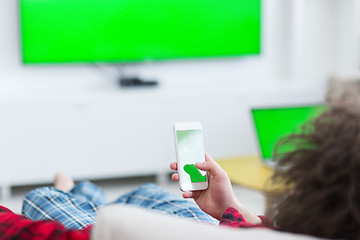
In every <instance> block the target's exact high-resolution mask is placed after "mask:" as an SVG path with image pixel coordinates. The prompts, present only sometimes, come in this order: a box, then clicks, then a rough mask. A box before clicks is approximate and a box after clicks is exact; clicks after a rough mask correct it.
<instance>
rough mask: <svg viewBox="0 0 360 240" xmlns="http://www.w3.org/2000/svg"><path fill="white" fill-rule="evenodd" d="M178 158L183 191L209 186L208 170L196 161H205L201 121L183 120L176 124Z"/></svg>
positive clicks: (180, 182)
mask: <svg viewBox="0 0 360 240" xmlns="http://www.w3.org/2000/svg"><path fill="white" fill-rule="evenodd" d="M174 137H175V149H176V160H177V165H178V173H179V185H180V189H181V190H182V191H195V190H204V189H207V188H208V177H207V173H206V171H202V170H199V169H198V168H197V167H196V166H195V163H196V162H204V161H205V151H204V141H203V135H202V127H201V124H200V123H199V122H182V123H175V125H174Z"/></svg>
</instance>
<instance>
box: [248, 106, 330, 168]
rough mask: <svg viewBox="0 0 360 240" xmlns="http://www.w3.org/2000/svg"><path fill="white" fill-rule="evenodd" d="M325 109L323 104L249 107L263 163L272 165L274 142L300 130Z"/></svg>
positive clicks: (273, 161) (273, 163) (273, 162)
mask: <svg viewBox="0 0 360 240" xmlns="http://www.w3.org/2000/svg"><path fill="white" fill-rule="evenodd" d="M325 110H326V105H325V104H313V105H304V106H299V105H293V106H270V107H253V108H251V116H252V122H253V126H254V130H255V138H256V142H257V146H258V151H259V155H260V158H261V161H262V163H263V164H264V165H266V166H268V167H271V168H272V167H274V166H275V164H276V161H275V160H274V159H273V152H274V148H275V144H276V142H277V141H278V140H279V139H280V138H282V137H285V136H287V135H289V134H292V133H299V132H301V126H302V125H304V123H306V122H308V121H309V120H310V119H313V118H316V117H317V116H318V115H320V114H321V113H322V112H324V111H325Z"/></svg>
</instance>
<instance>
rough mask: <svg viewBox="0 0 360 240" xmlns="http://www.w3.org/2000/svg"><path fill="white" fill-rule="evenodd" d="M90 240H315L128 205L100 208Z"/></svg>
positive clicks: (303, 236)
mask: <svg viewBox="0 0 360 240" xmlns="http://www.w3.org/2000/svg"><path fill="white" fill-rule="evenodd" d="M91 236H92V240H115V239H120V240H145V239H151V240H184V239H197V240H203V239H206V240H209V239H216V240H233V239H234V240H235V239H241V240H253V239H261V240H285V239H286V240H288V239H291V240H311V239H317V238H314V237H310V236H306V235H299V234H290V233H284V232H278V231H273V230H267V229H259V228H252V229H240V228H239V229H234V228H229V227H216V226H212V225H210V224H206V223H200V222H195V221H190V220H184V219H180V218H176V217H173V216H166V215H163V214H160V213H157V212H153V211H149V210H144V209H139V208H134V207H132V206H128V205H112V206H107V207H103V208H101V209H100V210H99V212H98V215H97V222H96V224H95V226H94V228H93V230H92V233H91Z"/></svg>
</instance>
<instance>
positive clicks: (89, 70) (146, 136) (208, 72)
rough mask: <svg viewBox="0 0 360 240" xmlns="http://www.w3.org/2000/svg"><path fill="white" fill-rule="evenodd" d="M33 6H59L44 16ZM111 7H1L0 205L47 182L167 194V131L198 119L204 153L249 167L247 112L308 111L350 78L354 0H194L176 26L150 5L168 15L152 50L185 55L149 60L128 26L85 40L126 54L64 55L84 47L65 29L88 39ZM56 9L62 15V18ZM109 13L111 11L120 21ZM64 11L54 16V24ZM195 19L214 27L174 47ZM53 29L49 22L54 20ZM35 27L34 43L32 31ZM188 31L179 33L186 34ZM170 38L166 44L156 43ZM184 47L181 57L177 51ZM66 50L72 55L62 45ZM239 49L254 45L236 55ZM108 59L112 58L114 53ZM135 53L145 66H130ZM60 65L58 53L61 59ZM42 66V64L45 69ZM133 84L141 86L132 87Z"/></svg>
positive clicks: (8, 0)
mask: <svg viewBox="0 0 360 240" xmlns="http://www.w3.org/2000/svg"><path fill="white" fill-rule="evenodd" d="M46 2H48V3H49V2H52V3H53V4H56V2H57V3H58V4H60V5H59V6H58V7H56V5H53V6H52V8H50V7H51V6H50V7H49V6H48V5H46ZM61 2H62V3H61ZM111 2H114V1H96V0H92V1H88V2H87V3H86V1H85V2H84V1H80V0H79V1H72V3H71V1H34V0H18V1H14V0H2V1H1V2H0V36H1V37H0V161H1V168H2V174H1V175H0V186H1V194H2V196H3V197H5V196H9V195H10V191H11V189H12V188H13V187H18V186H27V185H34V184H45V183H49V182H51V181H52V179H53V176H54V174H55V173H56V172H59V171H60V172H65V173H67V174H69V175H71V176H72V177H74V178H75V179H76V180H81V179H92V180H106V179H119V178H128V177H131V178H139V177H144V176H145V177H146V176H155V179H156V181H157V182H162V183H166V182H167V181H169V173H170V171H169V169H168V166H169V163H170V162H172V161H175V150H174V140H173V132H172V126H173V124H174V123H175V122H182V121H200V122H201V123H202V125H203V133H204V141H205V149H206V151H207V152H208V153H210V154H211V155H212V156H213V157H214V158H215V159H217V160H221V159H226V158H231V157H238V156H246V155H256V154H257V147H256V142H255V135H254V131H253V128H252V126H251V121H250V115H249V109H250V108H251V107H252V106H255V105H256V106H259V105H268V104H274V105H287V104H307V103H316V102H321V101H323V100H324V96H325V93H326V89H327V83H328V81H329V79H333V78H336V79H340V80H344V81H346V80H349V79H351V80H353V79H357V78H358V76H359V66H360V39H359V36H360V2H359V1H357V0H262V1H253V3H252V5H251V4H250V2H251V1H245V0H243V1H238V2H239V4H238V5H236V4H237V3H235V2H234V1H226V2H222V1H221V3H216V2H218V1H209V0H207V1H206V2H208V3H209V4H208V5H206V7H202V5H201V4H203V2H204V1H200V0H197V1H196V3H197V4H198V5H196V4H195V2H193V3H192V4H190V5H189V6H190V9H192V7H193V9H192V12H189V13H185V12H182V13H184V14H188V15H187V17H186V18H183V19H181V21H185V20H186V21H185V22H181V21H180V20H179V16H181V14H179V13H178V12H176V11H177V8H176V7H174V8H171V7H170V5H165V6H162V8H160V7H159V6H160V5H161V1H155V0H154V1H150V2H151V4H153V5H151V6H150V7H152V8H153V9H151V10H152V11H155V10H156V11H158V12H159V13H160V12H165V13H169V12H170V13H171V11H173V13H172V14H173V15H169V16H167V20H166V22H167V23H168V25H166V27H163V25H162V24H164V23H161V22H158V23H157V24H159V26H162V27H159V29H160V30H159V29H155V30H158V31H161V32H162V33H163V34H164V35H160V36H159V35H158V36H157V37H158V39H157V41H161V42H163V43H164V44H165V45H166V44H169V43H177V42H179V43H178V44H177V45H176V44H175V45H171V44H170V45H171V46H170V47H173V46H177V47H179V46H188V47H189V46H190V48H191V50H192V51H193V52H191V51H190V52H189V51H188V52H186V51H185V53H184V52H181V51H180V50H184V49H185V50H186V49H187V47H184V48H181V49H175V50H174V49H173V50H172V51H169V52H167V53H164V54H163V55H161V54H160V55H156V54H157V53H158V52H161V53H163V52H162V50H163V49H161V47H159V46H157V47H159V48H156V47H154V46H153V47H152V50H154V49H155V51H154V52H151V51H149V52H148V50H149V49H146V46H145V45H146V44H148V43H143V42H141V41H140V40H141V39H145V40H144V41H146V37H145V35H146V36H151V34H153V32H154V31H155V30H154V31H153V30H152V29H141V30H137V29H136V28H135V27H134V26H137V25H132V24H134V21H136V20H139V19H140V20H141V17H133V18H132V19H130V20H129V21H128V22H126V24H127V26H130V28H131V29H132V32H125V30H124V26H119V27H117V26H116V23H115V24H114V22H113V23H112V24H113V25H110V26H109V28H108V29H107V30H106V32H105V31H104V32H101V33H98V35H97V38H96V39H97V40H98V41H100V40H99V39H101V37H102V36H104V35H106V34H105V33H107V32H108V31H110V32H112V31H114V32H117V34H118V35H116V36H117V37H119V39H128V38H130V37H131V39H132V40H131V42H132V43H134V42H135V43H137V45H126V42H121V44H117V43H116V42H115V45H118V46H119V45H120V46H121V47H123V50H124V51H127V52H128V54H130V55H126V56H122V55H121V56H111V57H109V55H107V56H105V57H104V56H100V57H99V56H97V55H96V54H95V55H93V56H90V57H89V56H85V57H84V58H81V57H83V56H80V57H79V56H76V53H77V50H78V49H79V48H80V47H78V46H77V45H76V44H78V43H77V42H78V41H77V37H79V38H81V39H83V40H84V41H94V39H93V38H92V36H90V35H85V33H84V32H82V31H84V30H81V29H77V27H78V26H79V25H76V26H75V28H72V27H73V26H71V24H72V23H81V24H80V25H81V26H85V27H84V29H90V30H91V29H93V30H94V29H95V30H94V31H93V32H96V29H97V28H95V26H93V25H92V24H95V23H96V21H97V19H98V18H102V17H103V16H107V15H106V14H107V12H106V11H105V10H106V9H111V8H113V6H111V5H110V6H106V4H111ZM127 2H128V3H129V5H131V4H135V5H134V6H135V8H137V9H138V7H141V6H142V7H143V10H139V11H138V12H136V14H139V15H137V16H141V14H142V13H141V11H144V12H145V15H146V16H149V15H151V13H150V12H151V11H150V10H149V9H148V11H147V10H146V8H148V7H149V6H143V5H142V4H144V3H145V2H144V1H127ZM170 2H171V1H170ZM172 2H174V1H172ZM130 3H131V4H130ZM62 4H63V5H62ZM64 4H73V5H64ZM92 4H93V5H92ZM96 4H104V8H101V9H102V10H101V9H100V10H99V12H96V11H95V10H96V9H95V8H94V9H90V8H91V6H97V5H96ZM136 4H138V6H136ZM148 4H149V1H148ZM226 4H228V5H226ZM231 4H234V6H232V5H231ZM241 4H242V5H241ZM175 5H176V4H175ZM250 5H251V6H250ZM54 6H55V7H54ZM64 6H65V7H67V8H64ZM69 6H70V7H69ZM71 6H72V7H71ZM82 6H83V8H84V11H81V7H82ZM124 6H125V5H124ZM124 6H123V7H124ZM209 6H210V7H209ZM224 6H225V7H224ZM226 6H228V8H226ZM229 6H230V7H229ZM60 7H63V8H64V9H67V10H66V11H63V12H61V11H62V10H63V9H61V8H60ZM120 7H121V6H120ZM120 7H119V9H115V10H118V11H114V12H121V11H122V8H120ZM183 7H184V6H183ZM186 8H188V9H189V7H186V6H185V7H184V9H186ZM104 9H105V10H104ZM184 9H182V10H184ZM199 9H200V10H201V9H206V10H207V11H208V12H201V11H200V10H199ZM216 9H218V12H217V11H215V10H216ZM244 9H245V10H246V9H247V11H244ZM85 10H86V11H85ZM90 10H92V11H95V12H93V14H92V15H91V16H92V17H91V18H90V20H91V21H90V20H89V19H86V14H85V13H89V11H90ZM130 10H131V8H129V11H130ZM231 10H232V11H231ZM211 11H213V12H211ZM221 11H231V12H229V13H227V14H222V12H221ZM64 12H65V13H66V14H67V15H59V16H57V13H62V14H64ZM84 12H85V13H84ZM237 12H238V13H239V14H236V13H237ZM156 13H157V12H156ZM230 13H231V14H230ZM112 14H114V13H112ZM206 14H207V15H209V16H211V17H210V18H209V19H210V20H212V21H213V22H209V25H206V24H205V25H206V26H207V28H206V29H205V30H204V32H203V33H202V32H200V33H201V36H202V37H201V39H200V40H199V35H193V36H187V35H186V34H187V33H186V29H189V28H190V26H192V25H196V24H197V23H199V22H200V23H199V24H197V25H196V26H197V27H201V26H203V25H202V23H201V22H202V21H203V22H206V21H205V20H206V18H205V17H204V16H206ZM130 15H131V14H130ZM190 16H191V17H190ZM224 16H227V17H224ZM229 16H230V17H229ZM203 17H204V18H203ZM69 18H70V19H71V20H70V21H69ZM56 19H58V20H59V19H60V20H59V21H58V22H55V21H56ZM110 19H111V18H110ZM189 19H190V20H189ZM219 19H221V22H220V21H219ZM152 20H154V19H152ZM175 20H177V21H175ZM232 20H235V23H240V22H241V24H242V25H241V27H239V29H237V28H236V25H234V26H232V28H229V29H228V30H227V32H222V31H223V28H226V27H225V26H223V25H225V24H226V23H227V22H229V23H230V22H231V21H232ZM105 21H106V20H105ZM109 21H110V20H109ZM156 21H157V20H156V19H155V20H154V22H156ZM172 21H174V22H177V23H176V24H177V25H176V26H177V27H178V28H180V26H182V28H181V31H182V32H181V34H179V35H178V36H177V35H176V33H177V32H178V31H174V29H175V28H172V27H174V26H175V25H174V26H172V25H171V23H172ZM216 22H218V23H219V22H220V23H224V24H223V25H221V24H216ZM97 24H100V25H101V24H103V23H101V22H100V23H97ZM211 24H214V25H211ZM42 25H45V26H46V28H45V30H46V31H45V30H44V29H41V28H39V26H42ZM219 26H220V27H219ZM216 27H217V28H216ZM64 29H65V30H67V31H68V32H67V33H68V34H69V35H66V36H64V34H62V35H61V36H60V37H63V38H58V37H56V41H55V43H56V45H55V46H52V47H53V48H54V47H55V48H56V50H57V51H55V52H52V53H51V51H52V47H51V46H50V45H48V44H51V40H54V38H55V37H54V36H57V35H56V34H58V33H59V32H60V33H61V31H63V30H64ZM194 29H195V30H194ZM194 29H193V30H192V31H193V32H192V33H191V34H194V32H196V31H197V30H196V28H194ZM216 29H218V30H219V31H220V32H219V36H220V35H221V36H222V37H219V39H220V40H221V41H220V42H219V43H218V44H217V43H216V40H218V38H214V39H212V36H214V35H216V34H217V33H216V32H212V30H214V31H215V30H216ZM246 29H247V30H246ZM249 29H250V30H249ZM37 31H38V32H37ZM167 31H169V32H167ZM86 33H87V32H86ZM170 33H171V34H175V35H172V36H171V38H170V37H169V38H167V36H169V35H170ZM205 33H207V34H209V35H204V34H205ZM233 33H240V34H233ZM241 33H242V34H241ZM156 34H158V33H156ZM156 34H153V36H155V35H156ZM226 34H229V35H228V36H227V35H226ZM232 34H233V35H232ZM49 36H50V37H49ZM223 36H225V37H224V38H223ZM139 39H140V40H139ZM178 39H180V40H179V41H177V40H178ZM189 39H190V40H189ZM230 40H231V41H230ZM186 41H188V42H187V44H188V45H185V44H184V45H182V42H186ZM211 41H214V42H212V43H209V42H211ZM65 42H66V43H65ZM192 42H196V44H197V45H196V44H195V43H194V45H192ZM237 42H238V43H239V44H237ZM72 43H74V44H73V45H72ZM202 43H203V44H202ZM65 44H68V45H66V46H72V48H69V47H64V45H65ZM80 44H81V43H80ZM246 44H250V45H251V44H253V45H251V46H250V45H249V46H250V47H249V48H245V47H244V46H247V45H246ZM49 46H50V47H49ZM86 46H87V47H86V48H84V49H83V51H84V52H85V53H87V52H91V51H93V49H91V48H94V46H93V45H91V44H89V45H86ZM101 46H102V45H99V46H95V48H97V49H99V48H101ZM166 46H167V47H169V46H168V45H166ZM220 46H227V47H228V48H226V49H222V48H221V47H220ZM121 47H120V48H119V49H117V50H116V51H119V52H121V51H122V48H121ZM150 48H151V47H150ZM134 49H135V50H134ZM156 49H158V52H157V50H156ZM214 49H216V51H213V52H212V51H209V50H214ZM132 50H134V52H135V53H134V52H131V51H132ZM196 50H198V51H196ZM109 51H110V52H112V50H111V48H110V50H109ZM217 51H218V52H217ZM221 51H223V52H221ZM41 52H44V53H45V54H43V55H41ZM79 52H80V51H79ZM94 52H96V51H94ZM139 52H140V55H139V54H138V53H139ZM143 52H145V53H146V54H144V55H141V53H143ZM63 53H67V54H65V55H64V56H65V57H64V56H62V55H61V54H63ZM69 53H71V54H69ZM72 53H74V55H72ZM47 54H48V55H47ZM49 54H55V55H51V57H53V58H51V57H50V58H46V57H47V56H49ZM56 54H58V56H60V57H58V58H57V57H56ZM131 54H135V55H131ZM147 54H148V55H147ZM152 54H153V55H152ZM166 54H168V55H166ZM44 56H45V57H44ZM71 56H73V58H71ZM61 57H63V58H61ZM106 57H107V58H106ZM121 79H122V80H124V79H125V80H126V79H127V80H130V85H131V84H135V86H122V85H121V83H120V80H121ZM139 79H140V80H142V81H143V82H141V83H144V82H145V85H144V84H143V85H141V84H140V86H139V84H138V83H139V82H137V81H134V80H139ZM124 83H126V82H123V85H124ZM127 83H129V82H127ZM146 83H149V84H150V85H149V84H148V85H147V84H146ZM136 84H137V85H136ZM125 85H126V84H125Z"/></svg>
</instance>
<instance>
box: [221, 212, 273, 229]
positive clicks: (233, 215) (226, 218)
mask: <svg viewBox="0 0 360 240" xmlns="http://www.w3.org/2000/svg"><path fill="white" fill-rule="evenodd" d="M259 218H260V219H261V221H262V223H261V224H257V225H254V224H251V223H247V222H246V221H245V219H244V217H243V215H241V214H240V213H239V211H238V210H236V209H235V208H232V207H230V208H228V209H226V210H225V212H224V213H223V215H222V217H221V220H220V226H229V227H238V228H253V227H260V228H272V229H274V225H273V223H272V222H271V221H270V220H268V219H267V218H266V217H264V216H259Z"/></svg>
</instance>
